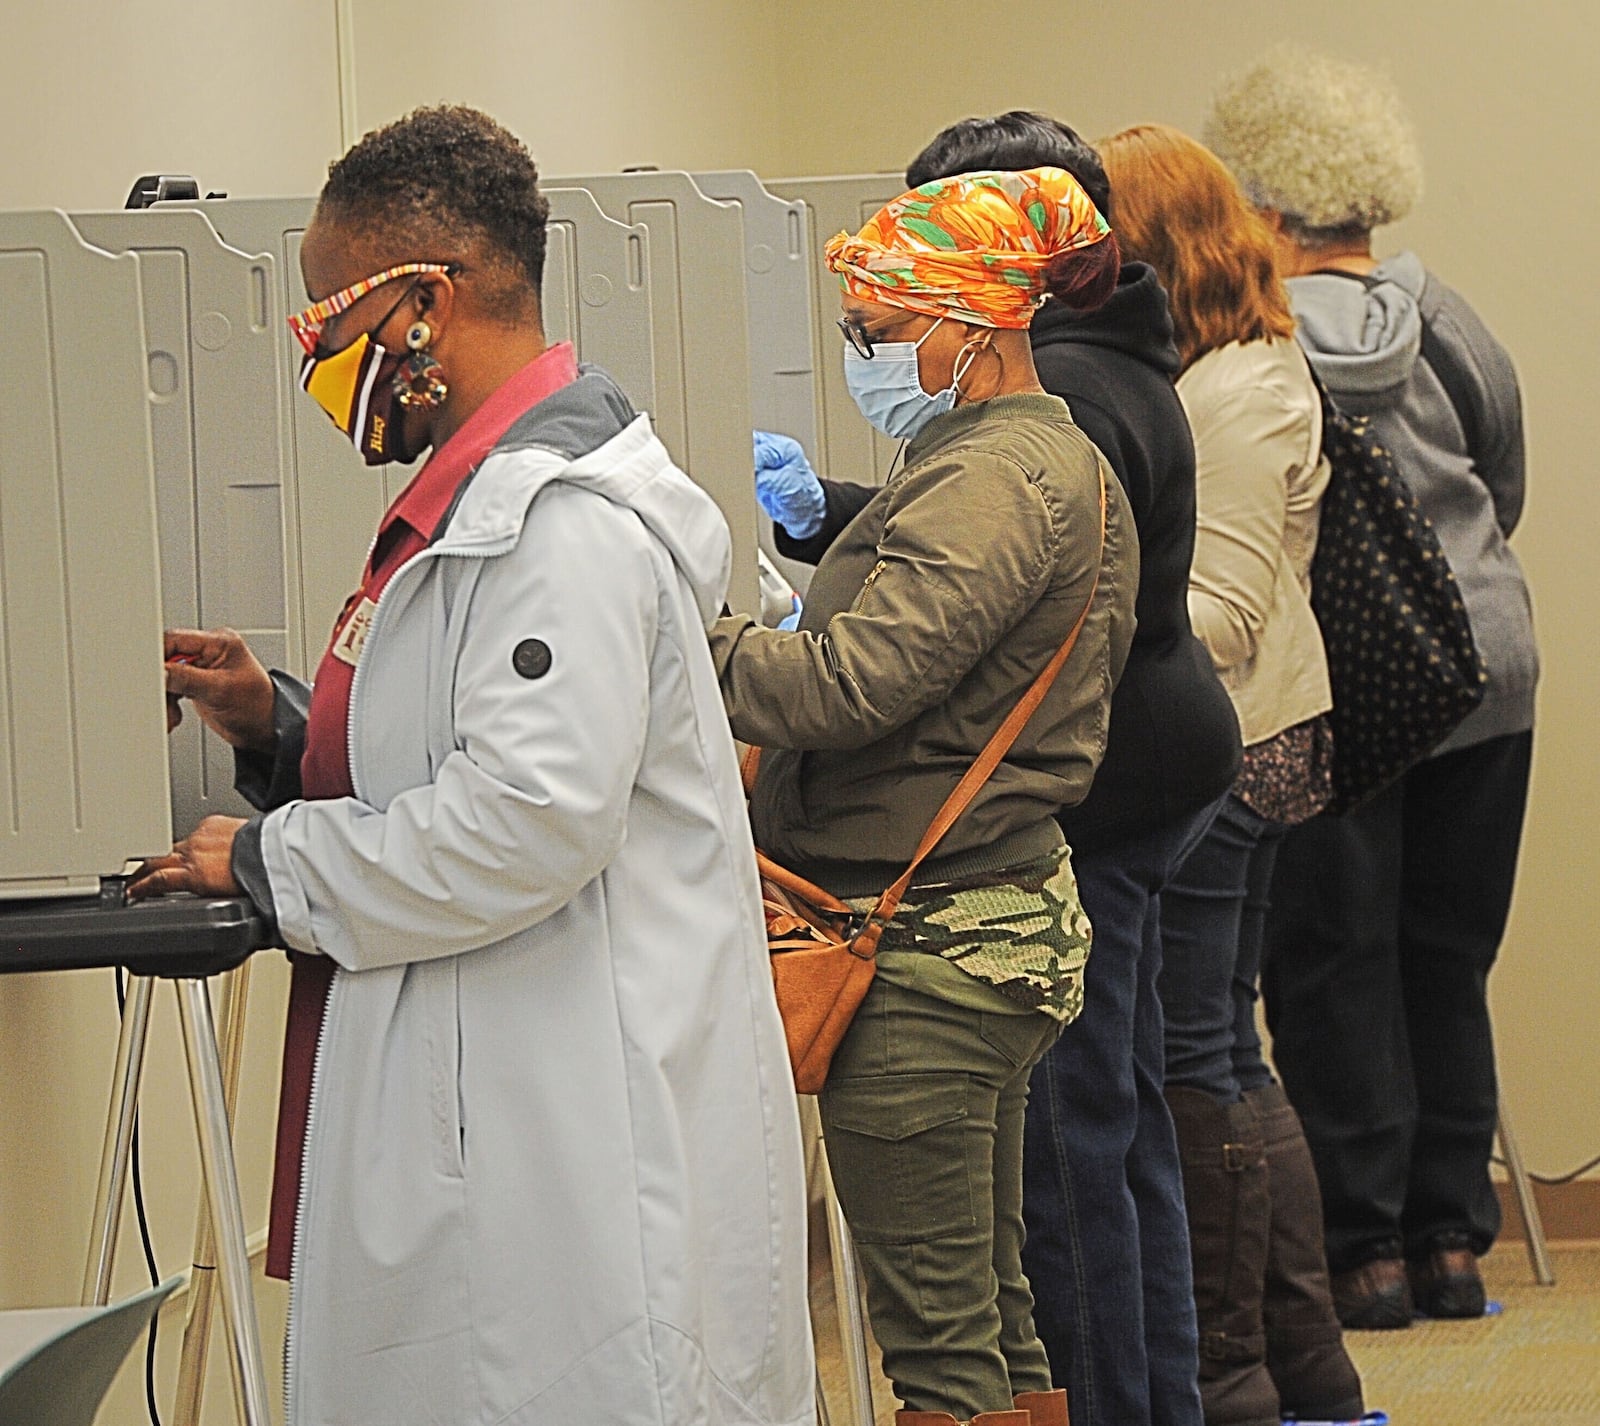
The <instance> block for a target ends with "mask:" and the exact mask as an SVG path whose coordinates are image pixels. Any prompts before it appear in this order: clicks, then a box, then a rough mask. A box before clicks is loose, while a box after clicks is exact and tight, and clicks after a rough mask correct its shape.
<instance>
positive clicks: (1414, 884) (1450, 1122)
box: [1400, 733, 1533, 1256]
mask: <svg viewBox="0 0 1600 1426" xmlns="http://www.w3.org/2000/svg"><path fill="white" fill-rule="evenodd" d="M1532 748H1533V735H1532V734H1531V733H1522V734H1512V735H1508V736H1505V737H1499V738H1490V739H1487V740H1485V741H1484V742H1482V743H1476V744H1473V745H1472V746H1471V747H1467V748H1463V749H1461V750H1460V751H1459V752H1451V753H1445V754H1442V755H1441V756H1439V757H1435V758H1430V759H1429V760H1428V761H1427V762H1425V763H1422V764H1420V765H1419V766H1418V767H1416V768H1414V769H1412V771H1411V772H1410V773H1409V774H1408V775H1407V777H1406V787H1405V847H1404V853H1403V859H1402V889H1401V904H1400V979H1401V987H1402V992H1403V996H1404V1004H1405V1018H1406V1032H1407V1037H1408V1041H1409V1045H1410V1051H1411V1066H1412V1076H1413V1083H1414V1085H1415V1088H1416V1095H1417V1106H1418V1108H1417V1130H1416V1137H1415V1140H1414V1142H1413V1144H1412V1150H1411V1164H1410V1174H1409V1180H1408V1184H1407V1191H1406V1204H1405V1210H1404V1214H1403V1217H1402V1227H1403V1229H1404V1233H1405V1238H1406V1249H1407V1252H1408V1253H1409V1254H1411V1255H1413V1256H1421V1255H1424V1254H1426V1252H1427V1245H1428V1243H1429V1241H1430V1240H1431V1239H1433V1238H1434V1237H1436V1236H1437V1235H1439V1234H1441V1233H1447V1232H1464V1233H1466V1234H1467V1236H1468V1239H1469V1241H1470V1242H1471V1244H1472V1247H1473V1249H1474V1251H1476V1252H1478V1253H1483V1252H1486V1251H1487V1250H1488V1248H1489V1245H1490V1244H1491V1243H1492V1242H1493V1241H1494V1238H1495V1235H1496V1233H1498V1231H1499V1228H1500V1205H1499V1200H1498V1199H1497V1198H1496V1196H1495V1193H1494V1189H1493V1186H1492V1185H1491V1183H1490V1181H1489V1155H1490V1152H1491V1150H1492V1148H1493V1144H1494V1132H1495V1121H1496V1117H1497V1113H1498V1106H1497V1089H1496V1078H1495V1062H1494V1038H1493V1033H1492V1030H1491V1027H1490V1023H1489V1005H1488V998H1487V994H1488V977H1489V969H1490V967H1491V966H1493V964H1494V961H1495V957H1496V955H1497V953H1498V951H1499V948H1500V940H1501V937H1502V936H1503V935H1504V932H1505V926H1506V918H1507V915H1508V914H1509V912H1510V909H1511V892H1512V886H1513V884H1514V881H1515V878H1516V866H1517V853H1518V849H1519V847H1520V845H1521V840H1522V823H1523V811H1524V808H1525V806H1526V803H1527V796H1528V772H1529V766H1530V763H1531V760H1532Z"/></svg>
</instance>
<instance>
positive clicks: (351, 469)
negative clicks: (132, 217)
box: [151, 198, 415, 676]
mask: <svg viewBox="0 0 1600 1426" xmlns="http://www.w3.org/2000/svg"><path fill="white" fill-rule="evenodd" d="M179 206H181V207H182V208H185V209H188V208H198V209H199V210H200V211H201V212H203V213H204V215H205V217H206V219H207V221H209V222H210V224H211V226H212V227H213V228H215V229H216V231H217V232H218V233H219V234H220V235H221V238H222V241H223V242H224V243H226V244H228V246H230V247H233V248H237V249H239V250H241V251H243V252H251V253H267V254H269V255H270V256H271V257H272V259H273V261H274V264H275V269H276V274H277V277H276V281H275V282H274V283H273V284H272V291H271V293H270V294H269V302H268V308H269V316H268V319H267V326H268V329H269V332H270V334H271V337H272V341H273V345H274V350H275V352H276V356H277V362H278V365H277V377H276V380H277V402H278V422H279V427H280V429H281V430H282V431H283V432H285V437H284V439H285V442H286V445H287V454H288V465H287V469H286V472H285V474H286V476H287V482H286V484H285V486H284V492H283V504H284V519H283V531H284V581H285V588H286V596H285V601H284V615H285V618H284V626H285V627H284V637H285V645H286V658H285V663H284V667H286V668H287V669H289V670H290V672H292V673H297V674H300V675H302V676H305V675H309V674H310V673H314V672H315V671H316V664H317V661H318V660H319V659H320V658H321V656H322V651H323V649H324V647H325V646H326V645H327V642H328V634H329V631H330V630H331V629H332V627H333V621H334V619H335V618H336V617H337V616H338V613H339V610H340V609H342V608H343V607H344V601H345V599H346V597H347V596H348V595H349V593H350V591H351V590H352V589H354V588H355V587H356V585H357V583H358V582H359V581H360V578H361V565H362V561H363V560H364V559H365V557H366V552H367V547H368V546H369V545H370V544H371V543H372V536H373V533H374V532H375V531H376V530H377V528H378V520H379V519H380V518H381V516H382V515H383V512H384V510H385V508H386V507H387V506H388V503H389V501H390V499H391V498H392V497H393V496H394V495H397V494H399V492H400V491H401V490H402V489H404V488H405V485H406V482H407V481H409V480H410V478H411V476H412V475H413V474H414V471H415V468H414V467H413V466H399V465H396V466H386V467H384V468H383V469H382V470H381V471H380V470H373V469H370V468H368V467H366V466H364V465H363V464H362V463H361V457H360V456H359V455H358V454H357V453H356V451H355V450H354V448H353V447H352V446H351V444H350V442H349V440H348V439H347V438H346V437H345V435H344V433H343V432H341V431H340V430H339V429H338V428H337V427H335V426H334V424H333V422H331V421H330V420H329V419H328V418H327V416H326V415H325V414H324V413H323V412H322V411H321V410H320V409H319V408H318V407H317V405H316V403H315V402H313V401H312V400H311V399H310V398H309V397H308V396H306V395H304V394H303V393H302V392H301V391H300V389H299V376H300V360H301V358H302V357H303V356H304V355H305V353H304V352H303V351H302V350H301V347H300V344H299V343H298V342H297V341H296V340H295V339H294V336H293V334H292V333H291V332H290V331H289V327H288V323H287V318H288V315H289V313H291V312H298V311H300V310H301V309H302V308H303V307H304V306H305V305H306V303H307V301H308V299H307V297H306V293H305V285H304V283H303V282H302V281H301V279H300V238H301V236H302V235H303V234H304V232H305V229H306V224H307V223H309V222H310V221H311V211H312V209H313V208H314V207H315V206H316V203H315V200H314V199H311V198H219V199H208V200H206V201H205V202H203V203H186V204H183V205H158V206H157V207H156V208H155V209H152V210H151V211H152V212H163V211H171V210H172V209H174V208H177V207H179ZM261 399H262V400H263V402H268V401H270V400H271V397H270V396H268V395H263V397H262V398H261ZM258 652H263V651H260V650H258ZM264 656H265V654H264V652H263V657H264Z"/></svg>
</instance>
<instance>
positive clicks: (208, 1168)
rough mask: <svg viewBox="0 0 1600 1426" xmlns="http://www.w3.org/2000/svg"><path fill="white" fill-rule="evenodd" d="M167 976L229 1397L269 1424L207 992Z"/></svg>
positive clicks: (250, 1425) (255, 1424)
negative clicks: (212, 1245) (226, 1349)
mask: <svg viewBox="0 0 1600 1426" xmlns="http://www.w3.org/2000/svg"><path fill="white" fill-rule="evenodd" d="M173 983H174V985H175V986H176V988H177V991H178V1019H179V1022H180V1023H181V1024H182V1026H183V1049H184V1056H185V1058H186V1059H187V1060H188V1063H189V1092H190V1097H191V1098H192V1100H193V1102H194V1122H195V1137H196V1139H197V1140H198V1142H199V1145H200V1174H201V1178H202V1180H203V1181H204V1184H205V1195H206V1204H207V1207H208V1208H209V1210H210V1214H211V1225H212V1231H213V1232H214V1234H215V1236H216V1248H217V1275H218V1277H219V1278H220V1280H221V1287H222V1312H223V1318H224V1321H225V1322H226V1323H227V1326H228V1332H229V1337H230V1339H231V1347H232V1350H231V1352H230V1354H229V1358H228V1360H229V1364H230V1366H231V1367H232V1368H233V1390H234V1397H235V1400H236V1401H237V1403H238V1406H239V1414H240V1417H241V1419H242V1420H243V1421H244V1422H245V1423H246V1426H271V1415H270V1409H269V1407H268V1404H267V1377H266V1371H265V1368H264V1367H263V1365H262V1360H261V1332H260V1328H259V1326H258V1325H257V1322H256V1307H255V1297H254V1294H253V1293H252V1291H251V1287H250V1257H249V1253H248V1251H247V1250H246V1247H245V1235H244V1210H243V1208H242V1207H241V1206H240V1203H239V1175H238V1172H237V1170H236V1168H235V1166H234V1161H233V1141H232V1136H231V1132H230V1129H229V1125H228V1113H227V1108H226V1103H225V1099H224V1095H223V1088H222V1066H221V1064H220V1062H219V1060H218V1058H217V1035H216V1026H215V1025H214V1023H213V1022H212V1018H211V997H210V995H209V994H208V993H207V990H206V983H205V981H203V980H179V981H175V982H173Z"/></svg>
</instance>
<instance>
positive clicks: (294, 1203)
mask: <svg viewBox="0 0 1600 1426" xmlns="http://www.w3.org/2000/svg"><path fill="white" fill-rule="evenodd" d="M577 375H578V365H577V360H576V358H575V357H574V355H573V350H572V344H571V343H570V342H561V343H560V344H558V345H557V346H553V347H551V348H550V349H549V350H548V351H547V352H545V353H544V355H542V356H540V357H537V358H535V359H534V360H533V361H531V362H529V363H528V365H527V366H525V367H523V368H522V370H521V371H519V372H518V373H517V374H516V375H515V376H513V377H512V378H511V379H510V380H509V381H507V382H506V383H505V384H504V385H502V386H501V387H500V388H499V389H498V390H497V391H496V392H495V393H494V394H493V395H492V396H491V397H490V398H489V399H488V400H487V401H485V402H484V403H483V405H482V406H480V407H479V408H478V409H477V410H476V411H474V412H473V413H472V415H471V416H470V417H469V418H468V420H467V422H466V424H465V425H464V426H462V428H461V429H460V430H459V431H457V432H456V433H455V435H453V436H452V437H451V438H450V439H449V440H448V441H446V442H445V444H444V445H443V446H442V447H440V449H439V450H437V451H435V452H434V453H433V455H432V456H431V457H430V458H429V460H428V462H427V464H426V465H424V466H423V467H422V469H421V470H420V471H418V472H417V475H416V478H415V479H414V480H413V481H412V482H411V484H410V485H408V486H407V487H406V488H405V489H404V490H403V491H402V492H401V493H400V496H399V498H398V499H397V500H396V501H395V502H394V504H393V505H391V506H390V507H389V510H388V512H387V513H386V514H385V515H384V517H383V521H382V523H381V524H380V525H379V526H378V538H377V539H376V540H374V541H373V544H372V552H371V554H369V555H368V556H367V566H366V569H365V571H364V572H363V574H362V578H361V587H360V588H359V589H358V590H356V592H355V593H354V594H352V595H351V596H350V597H349V598H348V599H347V600H345V604H344V608H343V609H342V610H340V612H339V617H338V619H337V620H336V621H335V623H334V626H333V637H332V638H331V639H329V641H328V651H327V652H326V653H325V654H324V655H323V656H322V663H321V665H320V666H319V667H318V669H317V677H316V682H315V683H314V684H313V685H312V691H311V708H310V711H309V713H308V714H307V717H306V750H305V755H304V756H303V757H302V759H301V762H300V789H301V795H302V796H303V797H305V798H307V799H308V800H310V799H321V798H333V797H354V796H355V788H354V786H353V785H352V782H351V776H350V689H351V685H352V684H353V682H354V680H355V671H356V670H355V665H356V659H357V658H358V657H359V655H360V652H361V643H362V641H363V640H364V639H365V637H366V629H367V625H368V623H369V622H370V621H371V617H372V611H373V610H374V609H375V608H376V607H377V603H378V600H379V599H380V598H381V597H382V595H383V590H384V587H385V586H386V585H387V584H388V583H389V581H390V580H391V579H392V578H393V577H394V575H395V574H396V572H397V571H398V570H399V569H400V567H401V566H402V565H403V564H405V562H406V561H407V560H409V559H410V558H411V557H412V556H413V555H415V554H418V553H419V552H420V551H422V550H424V549H426V548H427V547H428V545H429V543H430V542H431V541H432V540H433V538H434V534H435V532H436V531H437V530H438V528H439V525H440V522H441V521H443V519H444V517H445V514H446V512H447V511H448V510H449V509H450V505H451V502H452V501H454V500H455V498H456V493H457V492H458V491H459V490H460V489H461V485H462V482H463V481H465V480H466V478H467V477H468V476H469V475H471V474H472V472H473V471H474V470H476V469H477V468H478V466H479V464H480V463H481V462H482V461H483V459H484V457H485V456H487V455H488V454H489V452H490V451H492V450H493V449H494V447H495V445H496V444H497V443H498V442H499V440H500V438H501V437H502V436H503V435H505V433H506V432H507V431H508V430H509V429H510V428H511V426H512V424H513V423H514V422H515V421H516V420H517V419H518V418H519V417H520V416H522V415H523V414H524V413H525V412H526V411H528V410H529V409H530V408H532V407H534V406H537V405H538V404H539V402H541V401H543V400H544V399H545V397H547V396H551V395H554V394H555V393H556V392H557V391H559V390H561V388H562V387H564V386H566V385H567V384H568V383H570V382H572V381H573V380H575V379H576V378H577ZM289 960H290V962H291V964H292V967H293V969H292V971H291V976H290V982H289V1022H288V1026H287V1029H286V1030H285V1033H284V1044H283V1079H282V1082H281V1084H280V1087H279V1091H278V1138H277V1150H276V1155H275V1158H274V1163H273V1174H272V1208H271V1215H270V1218H269V1220H268V1234H267V1264H266V1271H267V1275H268V1276H269V1277H278V1278H287V1277H288V1276H289V1269H290V1266H291V1260H292V1257H293V1254H294V1223H295V1216H296V1214H297V1212H298V1210H299V1206H300V1168H301V1162H302V1160H303V1158H304V1155H305V1137H306V1117H307V1113H308V1111H309V1109H310V1106H311V1080H312V1073H313V1071H314V1069H315V1066H316V1057H317V1040H318V1039H319V1037H320V1036H321V1034H322V1017H323V1012H324V1011H325V1010H326V1009H327V1004H328V987H329V986H330V985H332V984H333V973H334V969H335V967H334V963H333V961H332V960H330V959H329V958H328V957H327V956H315V955H303V954H300V953H299V952H294V951H291V952H290V953H289Z"/></svg>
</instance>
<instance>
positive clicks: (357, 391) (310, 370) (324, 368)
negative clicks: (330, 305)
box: [300, 333, 405, 465]
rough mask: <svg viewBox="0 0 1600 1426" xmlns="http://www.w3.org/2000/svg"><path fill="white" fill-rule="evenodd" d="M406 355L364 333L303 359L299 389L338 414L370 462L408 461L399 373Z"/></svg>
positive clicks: (338, 423)
mask: <svg viewBox="0 0 1600 1426" xmlns="http://www.w3.org/2000/svg"><path fill="white" fill-rule="evenodd" d="M404 360H405V353H404V352H391V351H389V350H388V349H387V348H386V347H381V346H379V345H378V343H377V342H374V341H372V340H371V339H370V338H369V337H367V335H366V334H365V333H363V334H362V335H361V336H359V337H357V338H356V339H355V341H353V342H351V343H350V345H349V346H347V347H345V348H344V350H343V351H337V352H335V353H333V355H332V356H326V357H323V356H318V355H316V354H315V353H314V352H313V353H310V354H308V355H307V356H306V358H305V360H304V361H302V362H301V363H300V389H301V390H302V391H304V392H306V393H307V394H308V395H309V396H310V397H311V399H312V400H313V401H315V402H316V403H317V405H318V406H320V407H322V409H323V410H324V411H326V412H327V413H328V415H329V416H331V417H332V418H333V424H334V425H336V426H337V427H338V428H339V429H340V430H341V431H343V432H344V433H345V435H347V436H348V437H349V438H350V441H351V444H352V445H354V446H355V448H356V449H357V450H358V451H360V452H361V459H362V460H364V461H365V462H366V463H367V464H368V465H386V464H387V463H388V462H390V461H393V460H403V459H404V456H403V455H402V454H401V452H400V449H399V441H400V431H399V424H398V423H399V420H400V412H399V410H398V408H397V403H396V401H395V392H394V378H395V375H396V373H397V372H399V370H400V363H401V362H403V361H404Z"/></svg>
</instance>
